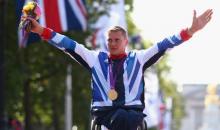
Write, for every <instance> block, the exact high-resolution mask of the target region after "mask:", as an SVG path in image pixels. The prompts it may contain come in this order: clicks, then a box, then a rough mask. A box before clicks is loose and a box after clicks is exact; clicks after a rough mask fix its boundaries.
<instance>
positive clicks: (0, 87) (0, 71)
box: [0, 0, 7, 130]
mask: <svg viewBox="0 0 220 130" xmlns="http://www.w3.org/2000/svg"><path fill="white" fill-rule="evenodd" d="M5 13H6V0H0V19H1V20H0V39H1V40H2V43H1V44H0V129H1V130H6V121H7V120H6V111H5V84H4V45H5V42H6V39H5V36H6V35H5V16H6V14H5Z"/></svg>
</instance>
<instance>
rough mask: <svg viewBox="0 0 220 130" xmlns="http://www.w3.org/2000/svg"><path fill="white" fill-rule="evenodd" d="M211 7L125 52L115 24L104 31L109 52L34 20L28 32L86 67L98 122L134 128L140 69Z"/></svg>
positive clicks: (140, 102) (199, 23)
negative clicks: (175, 30)
mask: <svg viewBox="0 0 220 130" xmlns="http://www.w3.org/2000/svg"><path fill="white" fill-rule="evenodd" d="M212 13H213V12H212V10H211V9H208V10H206V11H205V12H204V13H203V14H202V15H200V16H198V17H197V16H196V11H194V16H193V22H192V25H191V27H190V28H186V29H183V30H182V31H181V32H180V33H179V34H177V35H173V36H172V37H169V38H165V39H164V40H162V41H161V42H158V43H157V44H155V45H153V46H152V47H150V48H148V49H146V50H139V51H130V52H126V51H125V49H126V46H127V44H128V37H127V32H126V31H125V30H124V29H123V28H121V27H119V26H115V27H113V28H111V29H110V30H109V32H108V41H107V42H108V49H109V52H104V51H92V50H88V49H87V48H85V47H84V46H83V45H81V44H78V43H77V42H75V41H73V40H71V39H69V38H68V37H66V36H64V35H61V34H59V33H56V32H54V31H53V30H51V29H49V28H44V27H42V26H41V25H40V24H38V23H37V22H36V20H34V19H31V18H27V19H29V20H31V22H32V29H31V31H32V32H35V33H37V34H39V35H40V36H41V37H42V38H43V39H45V40H47V41H48V42H49V43H50V44H52V45H53V46H55V47H57V48H59V49H61V50H63V51H64V52H65V53H67V54H69V55H70V56H71V57H72V58H74V59H75V60H76V61H77V62H79V63H80V64H81V65H83V66H84V67H85V68H87V69H88V70H89V72H90V73H91V76H92V80H91V88H92V104H91V114H92V116H93V118H94V119H96V121H97V123H98V124H102V125H104V126H105V127H107V128H108V129H110V130H136V129H137V127H138V126H139V125H141V123H142V121H143V118H144V116H145V115H144V114H143V109H144V79H143V76H144V75H143V73H144V71H145V70H146V69H147V68H148V67H149V66H151V65H152V64H154V63H155V62H156V61H157V60H158V59H159V58H160V57H161V56H162V55H164V53H165V51H166V50H167V49H169V48H173V47H174V46H177V45H179V44H181V43H182V42H184V41H186V40H188V39H189V38H191V36H193V34H194V33H195V32H197V31H199V30H201V29H202V28H203V27H204V26H205V25H206V24H207V23H208V22H209V21H210V19H211V16H212Z"/></svg>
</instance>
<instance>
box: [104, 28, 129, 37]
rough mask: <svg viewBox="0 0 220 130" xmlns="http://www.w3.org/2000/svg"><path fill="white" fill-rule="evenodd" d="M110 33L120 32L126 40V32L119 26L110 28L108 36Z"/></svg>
mask: <svg viewBox="0 0 220 130" xmlns="http://www.w3.org/2000/svg"><path fill="white" fill-rule="evenodd" d="M111 32H121V33H122V35H123V36H124V37H125V38H127V37H128V35H127V31H126V30H125V29H124V28H123V27H121V26H113V27H111V28H110V29H109V30H108V34H110V33H111Z"/></svg>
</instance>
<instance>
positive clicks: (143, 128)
mask: <svg viewBox="0 0 220 130" xmlns="http://www.w3.org/2000/svg"><path fill="white" fill-rule="evenodd" d="M101 126H102V125H101V124H99V123H98V122H97V120H96V119H93V120H92V122H91V130H102V127H101ZM137 130H147V123H146V121H145V120H143V123H142V124H141V125H140V126H138V128H137Z"/></svg>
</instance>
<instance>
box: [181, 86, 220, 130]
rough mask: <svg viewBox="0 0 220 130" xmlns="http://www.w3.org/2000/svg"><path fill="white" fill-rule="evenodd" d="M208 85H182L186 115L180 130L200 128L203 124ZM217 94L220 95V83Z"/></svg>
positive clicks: (196, 129) (197, 129)
mask: <svg viewBox="0 0 220 130" xmlns="http://www.w3.org/2000/svg"><path fill="white" fill-rule="evenodd" d="M207 86H208V85H207V84H184V85H183V86H182V94H183V97H184V101H185V102H184V104H185V113H186V115H185V117H184V118H183V120H182V124H181V129H180V130H199V129H200V127H201V126H202V124H203V112H204V99H205V95H206V88H207ZM217 94H218V95H220V87H219V85H218V88H217ZM219 123H220V121H219Z"/></svg>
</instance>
